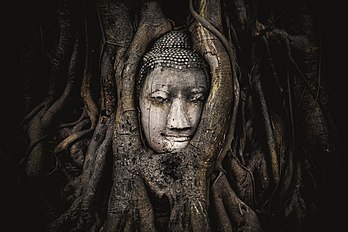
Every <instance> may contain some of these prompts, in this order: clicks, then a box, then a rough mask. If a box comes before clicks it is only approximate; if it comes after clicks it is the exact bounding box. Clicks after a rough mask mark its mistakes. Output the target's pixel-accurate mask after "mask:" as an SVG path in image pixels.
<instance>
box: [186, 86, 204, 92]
mask: <svg viewBox="0 0 348 232" xmlns="http://www.w3.org/2000/svg"><path fill="white" fill-rule="evenodd" d="M205 90H206V88H205V87H204V86H199V87H196V88H193V89H191V90H190V92H191V93H203V92H205Z"/></svg>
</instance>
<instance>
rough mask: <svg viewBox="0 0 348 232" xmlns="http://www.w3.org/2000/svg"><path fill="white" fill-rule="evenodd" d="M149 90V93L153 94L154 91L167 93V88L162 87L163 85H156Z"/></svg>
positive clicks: (166, 86)
mask: <svg viewBox="0 0 348 232" xmlns="http://www.w3.org/2000/svg"><path fill="white" fill-rule="evenodd" d="M151 90H152V92H151V93H154V92H156V91H163V92H166V93H169V86H168V85H163V84H156V85H155V86H154V87H153V88H152V89H151Z"/></svg>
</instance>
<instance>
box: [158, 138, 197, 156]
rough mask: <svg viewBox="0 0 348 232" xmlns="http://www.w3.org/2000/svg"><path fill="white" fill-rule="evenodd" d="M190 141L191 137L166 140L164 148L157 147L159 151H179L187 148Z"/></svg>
mask: <svg viewBox="0 0 348 232" xmlns="http://www.w3.org/2000/svg"><path fill="white" fill-rule="evenodd" d="M189 143H190V139H176V140H166V142H165V143H164V144H163V146H162V148H160V149H157V153H178V152H180V151H182V150H183V149H185V148H186V147H187V145H188V144H189Z"/></svg>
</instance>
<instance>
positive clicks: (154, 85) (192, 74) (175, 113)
mask: <svg viewBox="0 0 348 232" xmlns="http://www.w3.org/2000/svg"><path fill="white" fill-rule="evenodd" d="M191 44H192V43H191V39H190V37H189V34H188V33H187V32H185V31H171V32H169V33H167V34H165V35H163V36H162V37H160V38H159V39H158V40H157V41H156V42H155V43H154V45H153V46H152V47H151V49H150V50H149V51H148V52H147V53H146V54H145V55H144V57H143V60H142V65H141V69H140V74H139V85H138V86H140V89H139V90H138V94H139V109H140V122H141V125H142V129H143V132H144V135H145V139H146V142H147V144H148V146H149V147H150V148H151V149H152V150H154V151H155V152H156V153H165V152H167V153H168V152H169V153H175V152H178V151H180V150H181V149H184V148H185V147H186V146H187V145H188V144H189V142H190V140H191V139H192V137H193V136H194V134H195V131H196V129H197V127H198V125H199V122H200V118H201V114H202V111H203V107H204V103H205V101H206V99H207V97H208V94H209V89H210V77H209V74H208V73H209V72H208V65H207V64H206V62H205V60H204V59H203V58H202V57H201V56H200V55H199V54H198V53H197V52H195V51H194V50H193V49H192V45H191Z"/></svg>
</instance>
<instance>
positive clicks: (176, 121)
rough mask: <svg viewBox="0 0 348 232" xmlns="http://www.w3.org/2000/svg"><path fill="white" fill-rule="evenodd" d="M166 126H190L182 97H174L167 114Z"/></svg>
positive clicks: (170, 127) (186, 127) (187, 127)
mask: <svg viewBox="0 0 348 232" xmlns="http://www.w3.org/2000/svg"><path fill="white" fill-rule="evenodd" d="M167 127H168V129H171V130H175V129H176V130H185V129H189V128H191V127H192V124H191V122H190V119H189V117H188V112H187V109H186V105H185V102H184V100H183V99H181V98H175V99H174V100H173V102H172V104H171V108H170V111H169V114H168V121H167Z"/></svg>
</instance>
